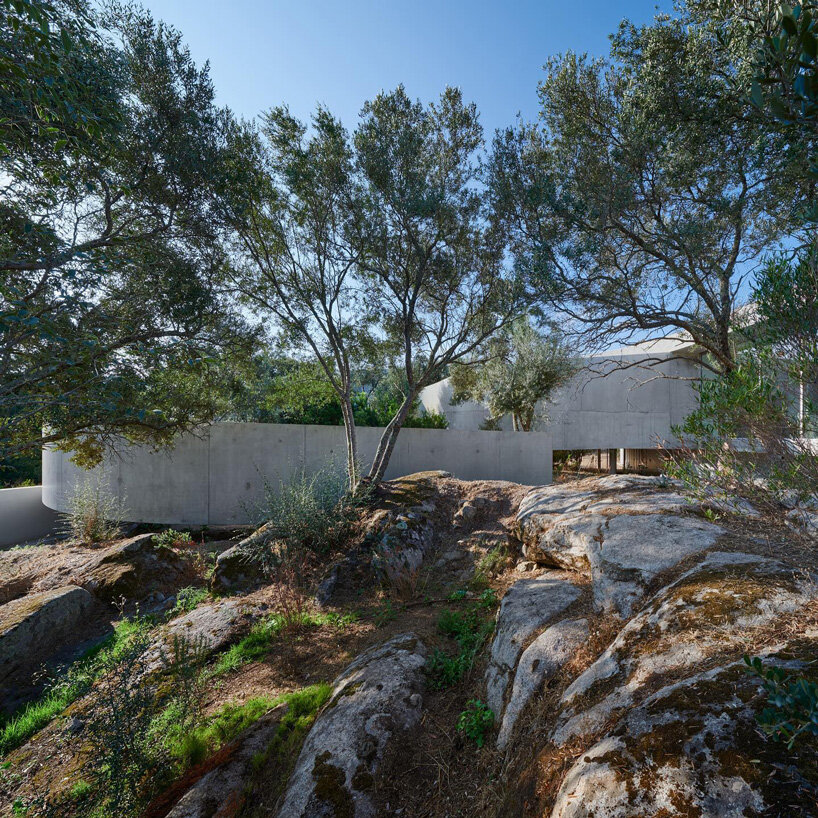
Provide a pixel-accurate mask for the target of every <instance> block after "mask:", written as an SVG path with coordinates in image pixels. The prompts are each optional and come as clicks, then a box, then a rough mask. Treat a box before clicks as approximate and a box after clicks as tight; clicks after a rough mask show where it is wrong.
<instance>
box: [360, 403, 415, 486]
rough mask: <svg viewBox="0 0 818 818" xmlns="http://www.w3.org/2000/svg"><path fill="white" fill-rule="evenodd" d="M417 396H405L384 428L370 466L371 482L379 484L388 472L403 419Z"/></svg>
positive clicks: (369, 478)
mask: <svg viewBox="0 0 818 818" xmlns="http://www.w3.org/2000/svg"><path fill="white" fill-rule="evenodd" d="M415 396H416V393H410V394H409V395H407V396H406V397H405V398H404V400H403V403H402V404H401V405H400V408H399V409H398V411H397V412H396V413H395V416H394V417H393V418H392V420H390V421H389V423H388V425H387V426H386V428H385V429H384V430H383V434H382V435H381V439H380V440H379V441H378V450H377V451H376V452H375V458H374V460H373V461H372V466H371V467H370V469H369V474H368V475H367V480H368V481H369V482H371V483H373V484H377V483H380V482H381V480H383V476H384V474H386V468H387V466H388V465H389V459H390V458H391V457H392V452H393V451H394V450H395V443H396V442H397V439H398V434H399V433H400V430H401V427H402V426H403V421H405V420H406V416H407V415H408V414H409V410H410V409H411V408H412V402H413V401H414V399H415Z"/></svg>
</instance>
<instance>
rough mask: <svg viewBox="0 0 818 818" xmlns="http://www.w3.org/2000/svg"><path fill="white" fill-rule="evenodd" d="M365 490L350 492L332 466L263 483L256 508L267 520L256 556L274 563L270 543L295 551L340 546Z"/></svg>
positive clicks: (322, 550) (320, 549)
mask: <svg viewBox="0 0 818 818" xmlns="http://www.w3.org/2000/svg"><path fill="white" fill-rule="evenodd" d="M366 496H367V495H366V493H360V492H359V493H358V494H355V495H352V494H350V493H349V492H348V490H347V481H346V477H345V475H344V473H343V472H342V471H341V470H340V469H337V468H334V467H333V466H332V465H329V466H327V467H325V468H323V469H319V470H318V471H316V472H313V473H312V474H308V473H307V472H306V471H302V472H301V474H300V475H299V476H297V477H293V478H291V479H290V480H289V481H288V482H284V481H283V480H281V481H279V484H278V486H277V487H274V486H273V485H272V484H271V483H270V482H269V481H265V484H264V501H263V504H262V506H261V508H260V509H259V510H258V515H259V518H260V519H261V520H266V523H265V526H264V532H263V534H264V536H263V537H259V538H257V545H255V546H252V548H255V549H256V550H260V551H261V552H262V553H260V554H259V555H258V556H260V557H262V558H263V559H272V560H273V561H274V563H277V561H278V558H277V556H276V554H274V553H272V552H271V551H270V546H271V544H274V543H285V544H286V545H287V546H288V547H289V548H291V549H293V550H294V551H296V550H299V549H307V550H310V551H315V552H317V553H327V552H330V551H332V550H333V549H334V548H336V547H338V546H341V545H342V544H343V543H344V541H345V539H346V537H347V536H348V534H349V531H350V523H351V521H352V518H353V515H354V513H355V511H356V509H357V508H359V506H360V505H361V504H362V503H364V502H365V501H366Z"/></svg>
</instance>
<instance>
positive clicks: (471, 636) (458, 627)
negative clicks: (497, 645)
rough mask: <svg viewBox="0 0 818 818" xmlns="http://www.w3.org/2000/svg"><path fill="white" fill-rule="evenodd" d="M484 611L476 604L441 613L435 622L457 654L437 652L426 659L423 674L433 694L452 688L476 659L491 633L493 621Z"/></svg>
mask: <svg viewBox="0 0 818 818" xmlns="http://www.w3.org/2000/svg"><path fill="white" fill-rule="evenodd" d="M485 611H486V608H485V606H484V605H482V604H480V603H478V604H476V605H472V606H470V607H469V608H467V609H466V610H465V611H454V610H451V609H446V610H444V611H443V612H442V613H441V614H440V617H439V618H438V621H437V629H438V631H440V633H442V634H444V635H446V636H449V637H451V638H452V639H454V641H455V642H456V643H457V647H458V651H457V653H456V654H455V655H454V656H450V655H449V654H447V653H446V652H445V651H443V650H441V649H440V648H436V649H435V650H434V651H432V653H431V654H430V656H429V659H428V661H427V664H426V674H427V677H428V681H429V687H430V688H431V689H432V690H443V689H445V688H447V687H451V686H452V685H454V684H457V682H459V681H460V679H461V678H462V677H463V676H464V674H466V673H467V672H468V671H469V670H471V668H472V666H473V665H474V662H475V659H476V658H477V655H478V654H479V653H480V651H481V650H482V648H483V645H484V644H485V643H486V640H487V639H488V637H489V636H490V635H491V633H492V631H493V630H494V619H493V617H487V616H486V613H485Z"/></svg>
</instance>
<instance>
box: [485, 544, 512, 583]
mask: <svg viewBox="0 0 818 818" xmlns="http://www.w3.org/2000/svg"><path fill="white" fill-rule="evenodd" d="M510 561H511V558H510V556H509V553H508V548H507V547H506V545H505V544H504V543H498V544H497V545H495V546H494V548H491V549H489V550H488V551H487V552H486V553H485V554H484V555H483V556H482V557H481V558H480V561H479V562H478V563H477V573H478V574H482V575H484V576H486V577H492V576H494V575H495V574H500V573H502V572H503V571H504V570H505V569H506V568H507V567H508V564H509V562H510Z"/></svg>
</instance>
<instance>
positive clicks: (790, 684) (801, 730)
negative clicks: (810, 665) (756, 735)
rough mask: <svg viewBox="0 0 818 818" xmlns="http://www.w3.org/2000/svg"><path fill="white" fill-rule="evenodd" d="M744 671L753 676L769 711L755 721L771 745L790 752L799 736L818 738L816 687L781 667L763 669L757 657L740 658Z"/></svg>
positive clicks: (817, 693)
mask: <svg viewBox="0 0 818 818" xmlns="http://www.w3.org/2000/svg"><path fill="white" fill-rule="evenodd" d="M744 662H745V663H746V665H747V671H748V672H749V673H752V674H753V675H755V676H757V677H758V678H759V679H760V680H761V684H762V686H763V688H764V690H765V691H766V693H767V699H768V701H769V703H770V705H771V706H770V707H767V708H765V709H764V710H763V711H762V712H761V713H760V714H759V715H758V717H757V719H758V723H759V725H760V726H761V729H762V730H763V731H764V732H765V733H766V734H767V735H768V736H770V737H772V738H773V740H775V741H784V742H786V743H787V748H788V749H790V750H791V749H792V748H793V745H794V744H795V742H796V741H798V740H799V739H800V738H801V737H802V736H803V737H807V736H812V737H813V738H814V737H815V736H818V685H816V684H815V682H811V681H809V680H808V679H805V678H804V677H803V676H798V677H794V676H792V675H790V674H788V673H787V672H786V671H785V670H784V668H782V667H764V665H763V663H762V662H761V659H759V657H758V656H755V657H753V658H750V657H749V656H747V655H745V656H744Z"/></svg>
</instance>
